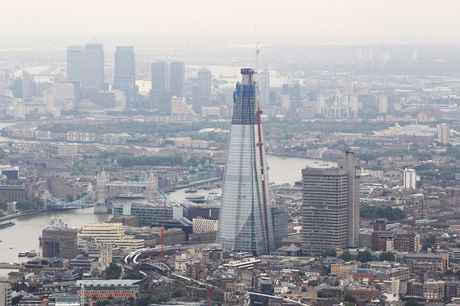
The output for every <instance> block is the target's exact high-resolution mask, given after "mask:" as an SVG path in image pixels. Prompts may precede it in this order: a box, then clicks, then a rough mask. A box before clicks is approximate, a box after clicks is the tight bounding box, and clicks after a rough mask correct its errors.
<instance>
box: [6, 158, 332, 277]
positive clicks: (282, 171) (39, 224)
mask: <svg viewBox="0 0 460 306" xmlns="http://www.w3.org/2000/svg"><path fill="white" fill-rule="evenodd" d="M267 163H268V165H269V176H270V181H272V182H275V183H277V184H282V183H288V184H294V183H295V182H296V181H299V180H300V179H301V170H302V169H303V168H305V166H307V165H308V166H312V167H318V166H321V164H322V166H327V165H328V164H331V165H332V164H333V163H330V162H329V163H327V162H322V161H316V160H311V159H303V158H292V157H287V158H284V157H278V156H268V158H267ZM184 191H185V190H179V191H176V192H173V193H172V194H171V197H172V198H174V199H177V200H182V199H183V198H184V197H185V196H186V195H187V194H185V193H184ZM202 192H203V191H201V190H200V191H199V194H200V193H202ZM110 217H111V215H110V214H98V215H95V214H93V209H92V208H85V209H75V210H70V211H61V212H43V213H40V214H37V215H33V216H27V217H22V218H17V219H13V220H12V222H14V223H15V224H16V225H15V226H11V227H7V228H4V229H0V239H1V240H2V242H0V262H11V263H18V262H22V261H24V260H25V258H18V257H17V255H18V253H19V252H26V251H31V250H36V251H41V250H40V248H39V242H38V238H39V236H40V235H41V232H42V230H43V229H45V228H46V227H48V226H49V224H50V221H51V219H52V218H54V219H56V220H57V219H62V222H64V223H65V224H67V225H68V226H69V227H77V228H80V227H82V226H83V225H85V224H87V223H91V222H104V221H106V220H108V219H110ZM8 272H9V270H7V269H0V276H1V275H5V274H6V273H8Z"/></svg>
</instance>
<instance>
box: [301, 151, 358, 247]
mask: <svg viewBox="0 0 460 306" xmlns="http://www.w3.org/2000/svg"><path fill="white" fill-rule="evenodd" d="M358 166H359V163H358V161H357V160H356V159H355V158H354V154H353V153H352V152H347V153H346V156H345V158H343V159H342V160H340V161H339V164H338V167H337V168H327V169H321V168H306V169H303V170H302V180H303V188H302V190H303V205H302V252H303V253H305V254H319V253H321V252H323V251H324V250H326V249H329V248H332V249H335V248H337V249H345V248H347V247H356V246H358V244H359V175H360V172H359V168H358Z"/></svg>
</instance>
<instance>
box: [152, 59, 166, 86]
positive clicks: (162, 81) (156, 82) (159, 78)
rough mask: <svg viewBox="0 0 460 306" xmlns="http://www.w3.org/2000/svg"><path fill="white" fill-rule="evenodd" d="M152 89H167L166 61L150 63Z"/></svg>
mask: <svg viewBox="0 0 460 306" xmlns="http://www.w3.org/2000/svg"><path fill="white" fill-rule="evenodd" d="M152 90H153V91H166V90H169V65H168V63H166V62H156V63H153V64H152Z"/></svg>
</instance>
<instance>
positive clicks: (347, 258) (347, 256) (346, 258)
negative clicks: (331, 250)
mask: <svg viewBox="0 0 460 306" xmlns="http://www.w3.org/2000/svg"><path fill="white" fill-rule="evenodd" d="M340 259H342V260H344V261H350V260H351V254H350V252H348V251H345V252H343V253H342V255H340Z"/></svg>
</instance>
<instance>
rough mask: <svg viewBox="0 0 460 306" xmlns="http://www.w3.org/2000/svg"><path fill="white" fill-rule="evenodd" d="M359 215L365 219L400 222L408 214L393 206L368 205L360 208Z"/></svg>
mask: <svg viewBox="0 0 460 306" xmlns="http://www.w3.org/2000/svg"><path fill="white" fill-rule="evenodd" d="M359 215H360V216H361V218H365V219H379V218H385V219H387V220H388V221H399V220H402V219H404V218H406V212H405V211H403V210H401V209H399V208H392V207H391V206H385V207H375V206H370V205H367V204H363V205H361V206H360V209H359Z"/></svg>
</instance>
